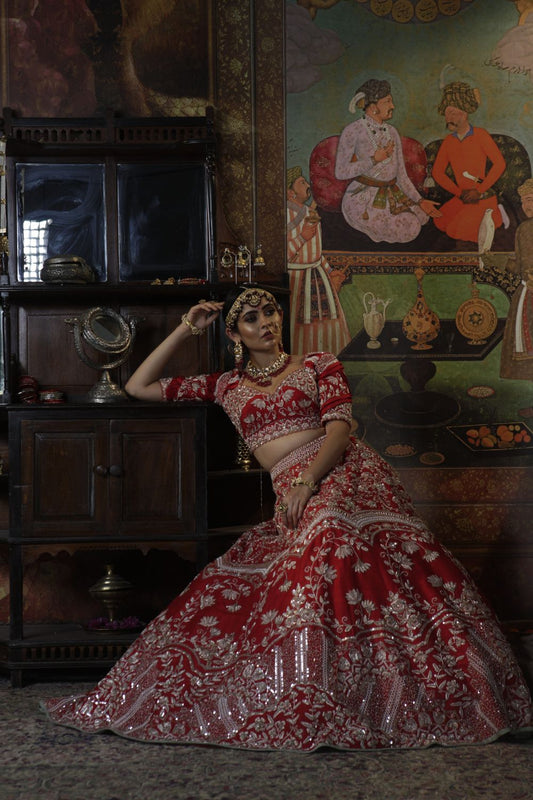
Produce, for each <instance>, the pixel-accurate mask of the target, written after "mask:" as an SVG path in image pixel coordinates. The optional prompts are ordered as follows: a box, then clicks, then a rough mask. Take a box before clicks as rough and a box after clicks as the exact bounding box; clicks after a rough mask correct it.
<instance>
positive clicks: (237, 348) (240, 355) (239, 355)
mask: <svg viewBox="0 0 533 800" xmlns="http://www.w3.org/2000/svg"><path fill="white" fill-rule="evenodd" d="M233 356H234V358H235V367H236V369H239V370H240V369H242V362H243V361H244V350H243V348H242V342H241V341H240V340H239V341H238V342H235V343H234V345H233Z"/></svg>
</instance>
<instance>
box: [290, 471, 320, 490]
mask: <svg viewBox="0 0 533 800" xmlns="http://www.w3.org/2000/svg"><path fill="white" fill-rule="evenodd" d="M291 486H292V488H293V489H294V488H295V487H296V486H307V488H308V489H311V491H312V492H313V494H314V493H315V492H316V491H317V489H318V484H316V483H315V482H314V481H306V480H304V478H302V476H301V475H298V477H297V478H294V480H293V481H292V482H291Z"/></svg>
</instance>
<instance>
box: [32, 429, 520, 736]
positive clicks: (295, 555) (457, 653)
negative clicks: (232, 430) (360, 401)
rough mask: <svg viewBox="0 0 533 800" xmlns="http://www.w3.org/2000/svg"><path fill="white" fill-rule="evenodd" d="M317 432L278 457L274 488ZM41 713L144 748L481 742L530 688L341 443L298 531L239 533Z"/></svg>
mask: <svg viewBox="0 0 533 800" xmlns="http://www.w3.org/2000/svg"><path fill="white" fill-rule="evenodd" d="M318 447H319V441H318V442H313V443H312V444H311V445H307V446H305V447H303V448H300V449H299V450H298V451H296V452H295V453H293V454H292V455H291V456H290V457H289V458H287V459H284V461H283V462H281V463H280V464H278V465H277V467H276V468H275V470H274V471H273V473H272V480H273V484H274V488H275V490H276V493H277V496H278V497H282V496H283V494H284V493H285V492H286V491H287V490H288V488H289V486H290V482H291V480H292V479H293V478H294V477H295V476H296V475H297V474H299V472H300V471H301V470H302V469H303V468H304V467H305V464H306V463H308V462H309V461H310V460H311V459H312V458H313V456H314V455H315V453H316V450H317V448H318ZM45 708H46V711H47V713H48V714H49V716H50V717H51V719H52V720H54V721H55V722H58V723H62V724H65V725H69V726H73V727H75V728H79V729H81V730H84V731H91V732H98V731H106V730H107V731H114V732H115V733H117V734H120V735H122V736H126V737H130V738H133V739H138V740H142V741H149V742H166V743H175V744H179V743H199V744H214V745H224V746H230V747H242V748H251V749H260V750H263V749H264V750H269V749H293V750H314V749H316V748H317V747H321V746H330V747H336V748H346V749H358V748H407V747H426V746H429V745H432V744H442V745H456V744H469V743H480V742H486V741H490V740H492V739H495V738H497V737H498V736H500V735H501V734H503V733H505V732H507V731H515V730H518V729H520V728H526V727H527V726H529V725H531V703H530V698H529V693H528V690H527V687H526V685H525V683H524V679H523V677H522V675H521V673H520V670H519V668H518V666H517V663H516V661H515V659H514V657H513V655H512V653H511V650H510V648H509V645H508V643H507V641H506V639H505V637H504V636H503V634H502V632H501V631H500V628H499V626H498V623H497V621H496V620H495V618H494V616H493V614H492V612H491V610H490V609H489V608H488V607H487V605H486V604H485V603H484V601H483V600H482V599H481V597H480V595H479V593H478V591H477V590H476V588H475V586H474V584H473V583H472V581H471V579H470V578H469V577H468V575H467V574H466V572H465V571H464V570H463V568H462V567H461V566H460V565H459V564H458V563H457V562H456V561H455V560H454V559H453V558H452V557H451V556H450V555H449V553H448V552H447V551H446V550H445V549H444V548H443V547H442V546H440V545H439V544H438V542H436V541H435V539H434V538H433V537H432V535H431V534H430V533H429V532H428V530H427V529H426V527H425V526H424V524H423V523H422V522H421V521H420V520H419V519H418V518H417V517H416V516H415V515H414V514H413V511H412V508H411V505H410V502H409V499H408V498H407V497H406V496H405V494H404V492H403V489H402V487H401V486H400V485H399V483H398V481H397V479H396V477H395V473H394V472H393V471H391V470H390V468H389V467H388V465H387V464H386V463H385V462H384V461H383V460H382V459H381V458H380V457H379V456H378V455H377V454H376V453H375V452H374V451H373V450H371V449H370V448H368V447H367V446H366V445H364V444H362V443H357V442H355V440H352V442H351V443H350V445H349V447H348V449H347V451H346V453H345V456H344V459H343V461H342V463H340V464H339V465H338V466H337V467H336V468H335V469H334V470H333V471H332V472H331V473H329V474H328V476H327V477H326V478H325V479H324V480H323V481H322V483H321V486H320V491H319V492H318V493H317V494H315V495H313V496H312V498H311V499H310V501H309V503H308V505H307V507H306V511H305V513H304V516H303V518H302V520H301V522H300V525H299V527H298V529H297V530H296V531H293V530H289V529H288V528H287V527H286V526H285V525H284V524H283V518H282V516H281V515H280V513H279V511H277V512H276V514H275V517H274V519H273V520H270V521H268V522H266V523H263V524H261V525H259V526H257V527H255V528H254V529H252V530H250V531H248V532H247V533H245V534H243V536H241V538H240V539H239V540H238V541H237V542H236V543H235V544H234V545H233V547H231V548H230V550H229V551H228V552H227V553H226V554H225V555H224V556H223V557H221V558H219V559H217V560H216V561H214V562H212V563H211V564H210V565H208V566H207V567H206V568H205V569H204V570H203V571H202V572H201V573H200V574H199V575H198V576H197V577H196V578H195V579H194V580H193V582H192V583H191V584H190V585H189V587H188V588H187V589H185V591H184V592H183V593H182V594H181V595H180V596H178V597H177V598H176V599H175V600H174V601H173V602H172V603H171V605H170V606H169V607H168V608H167V609H166V610H165V611H164V612H162V613H161V614H160V615H159V616H158V617H156V619H154V620H153V621H152V622H151V623H150V624H149V625H148V626H147V627H146V628H145V630H144V631H143V632H142V634H141V635H140V636H139V637H138V639H137V640H136V641H135V642H134V643H133V645H132V646H131V648H130V649H129V650H128V652H127V653H126V654H125V655H124V656H123V657H122V658H121V659H120V661H118V662H117V664H116V665H115V666H114V667H113V668H112V669H111V671H110V672H109V673H108V675H107V676H106V677H105V678H104V679H103V680H102V681H101V682H100V683H99V684H98V685H97V686H96V687H95V688H94V689H93V690H92V691H89V692H88V693H86V694H84V695H82V696H77V697H67V698H62V699H55V700H50V701H48V702H47V703H46V704H45Z"/></svg>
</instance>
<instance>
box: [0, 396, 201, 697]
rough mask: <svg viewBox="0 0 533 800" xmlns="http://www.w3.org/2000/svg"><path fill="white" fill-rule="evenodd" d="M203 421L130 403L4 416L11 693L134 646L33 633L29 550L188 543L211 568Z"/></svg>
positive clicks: (22, 409) (178, 409) (196, 409)
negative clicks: (29, 676)
mask: <svg viewBox="0 0 533 800" xmlns="http://www.w3.org/2000/svg"><path fill="white" fill-rule="evenodd" d="M206 413H207V409H206V407H205V406H204V405H201V404H194V405H192V404H191V405H180V406H172V407H166V406H163V407H162V406H160V405H159V404H141V403H134V402H130V403H127V404H123V405H122V404H121V405H120V406H115V405H112V406H109V405H108V406H105V407H95V406H66V405H65V406H56V407H51V408H46V407H43V406H34V407H27V406H12V407H10V408H9V409H8V418H9V440H10V498H11V519H10V529H9V534H8V539H7V542H8V545H9V551H10V555H9V560H10V576H11V586H10V590H11V618H10V625H9V631H5V632H4V636H3V639H2V641H1V642H0V661H1V663H2V664H3V666H4V667H6V668H7V669H8V670H9V671H10V672H11V675H12V680H13V682H14V683H15V684H20V682H21V680H22V673H23V671H24V670H36V669H44V668H46V669H51V668H54V669H57V668H60V667H62V666H63V667H64V666H65V662H67V663H68V665H69V667H70V668H71V669H72V668H78V669H79V668H87V667H89V666H94V665H95V664H98V665H101V666H102V667H104V668H105V667H106V666H109V664H110V663H112V662H113V661H114V660H115V659H116V658H117V657H118V656H120V655H121V653H122V652H123V651H124V650H125V649H126V647H127V646H128V645H129V643H130V642H131V640H132V637H131V635H127V634H122V635H121V634H117V633H116V632H110V633H109V634H102V633H101V632H98V633H96V634H95V633H92V634H91V633H90V632H88V631H85V630H84V629H83V627H82V625H81V621H80V624H79V625H76V624H73V625H70V626H65V625H57V624H55V625H51V626H46V625H40V626H37V627H35V626H26V625H25V624H24V614H23V609H24V597H23V584H24V575H23V563H24V549H25V548H26V547H28V546H31V545H35V544H39V545H44V546H53V545H57V543H64V544H69V545H70V546H71V547H72V546H79V547H80V548H83V547H84V546H87V545H90V546H93V547H94V546H97V545H99V546H100V547H102V548H103V549H105V548H106V547H110V548H113V547H117V546H121V547H130V548H135V547H138V546H141V545H147V544H150V543H151V542H152V543H155V542H159V543H160V542H177V541H184V542H185V541H187V542H190V543H192V545H193V548H194V551H195V567H196V569H198V568H200V567H202V566H203V565H204V564H205V563H206V561H207V536H208V530H207V484H206V480H207V478H206V476H207V470H206ZM60 591H61V587H58V592H60ZM63 602H65V603H68V598H63ZM102 648H103V649H104V651H105V653H104V655H103V656H102Z"/></svg>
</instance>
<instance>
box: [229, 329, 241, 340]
mask: <svg viewBox="0 0 533 800" xmlns="http://www.w3.org/2000/svg"><path fill="white" fill-rule="evenodd" d="M226 336H227V337H228V339H231V341H232V342H240V341H241V337H240V336H239V334H238V333H237V332H236V331H232V330H230V328H226Z"/></svg>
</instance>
